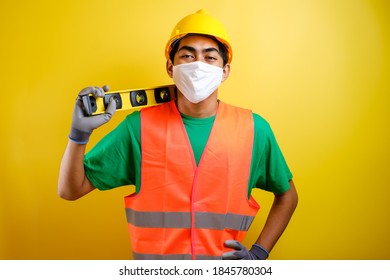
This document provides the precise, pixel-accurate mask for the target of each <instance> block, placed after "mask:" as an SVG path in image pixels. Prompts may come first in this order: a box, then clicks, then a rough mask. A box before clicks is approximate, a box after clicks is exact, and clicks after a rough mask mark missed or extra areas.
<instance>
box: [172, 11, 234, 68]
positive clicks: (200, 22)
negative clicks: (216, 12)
mask: <svg viewBox="0 0 390 280" xmlns="http://www.w3.org/2000/svg"><path fill="white" fill-rule="evenodd" d="M189 33H194V34H204V35H211V36H214V37H215V39H217V40H218V41H220V42H221V43H222V44H224V45H225V46H226V48H227V50H228V63H230V62H231V60H232V58H233V51H232V47H231V46H230V40H229V37H228V35H227V33H226V30H225V27H224V26H223V24H222V23H221V22H220V21H219V20H217V19H216V18H213V17H211V16H209V15H208V14H207V12H206V11H205V10H199V11H197V12H196V13H194V14H191V15H188V16H186V17H184V18H183V19H182V20H180V21H179V22H178V23H177V24H176V26H175V28H173V31H172V34H171V37H170V38H169V41H168V43H167V45H166V47H165V57H166V58H167V59H168V58H169V53H170V52H171V49H172V43H174V42H175V41H176V40H178V39H180V38H182V37H184V36H185V35H187V34H189Z"/></svg>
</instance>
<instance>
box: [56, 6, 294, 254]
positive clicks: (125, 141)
mask: <svg viewBox="0 0 390 280" xmlns="http://www.w3.org/2000/svg"><path fill="white" fill-rule="evenodd" d="M166 57H167V63H166V69H167V73H168V75H169V76H170V77H171V78H173V81H174V82H175V84H176V87H177V98H176V100H174V101H171V102H169V103H166V104H163V105H158V106H155V107H150V108H147V109H143V110H141V111H140V112H134V113H132V114H130V115H128V116H127V117H126V119H125V120H124V121H123V122H122V123H121V124H120V125H119V126H118V127H117V128H116V129H114V130H113V131H112V132H111V133H109V134H108V135H107V136H105V137H104V138H103V139H102V140H101V141H100V142H99V143H98V144H97V145H96V146H95V147H94V148H93V149H92V150H91V151H90V152H89V153H88V154H87V155H85V156H84V153H85V147H86V144H87V142H88V139H89V136H90V134H91V133H92V131H93V129H95V128H97V127H99V126H100V125H102V124H104V123H105V122H107V121H108V120H109V119H110V118H111V116H112V114H113V113H114V112H115V107H116V106H115V101H114V100H111V102H110V103H109V106H108V107H107V111H106V113H105V114H102V115H98V116H92V117H86V116H84V114H83V111H82V108H81V107H82V104H81V102H80V98H78V100H77V102H76V105H75V110H74V113H73V119H72V120H73V121H72V128H71V132H70V134H69V139H70V140H69V142H68V145H67V148H66V150H65V154H64V157H63V160H62V164H61V169H60V176H59V184H58V192H59V195H60V196H61V197H62V198H64V199H68V200H74V199H78V198H80V197H82V196H84V195H85V194H87V193H89V192H90V191H92V190H94V189H95V188H98V189H100V190H106V189H111V188H115V187H118V186H123V185H129V184H134V185H135V186H136V192H135V193H134V194H132V195H130V196H128V197H126V198H125V206H126V214H127V220H128V224H129V231H130V238H131V241H132V249H133V254H134V257H135V258H136V259H266V258H267V257H268V255H269V252H270V251H271V249H272V248H273V246H274V245H275V244H276V242H277V240H278V239H279V237H280V236H281V234H282V233H283V231H284V230H285V228H286V226H287V224H288V222H289V220H290V218H291V216H292V214H293V212H294V210H295V208H296V205H297V193H296V190H295V187H294V184H293V181H292V175H291V173H290V171H289V169H288V167H287V164H286V163H285V161H284V158H283V155H282V153H281V152H280V149H279V147H278V145H277V142H276V140H275V138H274V135H273V133H272V130H271V128H270V127H269V125H268V123H267V122H266V121H265V120H264V119H263V118H261V117H260V116H259V115H257V114H254V113H252V112H250V111H249V110H246V109H241V108H237V107H234V106H230V105H227V104H225V103H223V102H222V101H220V100H219V99H218V87H219V85H220V83H221V82H223V81H224V80H226V79H227V78H228V76H229V72H230V62H231V60H232V48H231V46H230V42H229V39H228V37H227V35H226V32H225V29H224V27H223V25H222V24H221V23H220V22H219V21H217V20H216V19H214V18H212V17H210V16H209V15H208V14H207V13H205V11H203V10H201V11H198V12H197V13H195V14H192V15H189V16H187V17H185V18H183V19H182V20H181V21H180V22H179V23H178V24H177V25H176V27H175V28H174V30H173V32H172V35H171V38H170V40H169V41H168V43H167V47H166ZM107 90H108V88H107V87H103V88H99V87H88V88H85V89H83V90H82V91H81V92H80V93H79V97H80V96H83V95H86V94H90V93H92V94H94V95H95V96H103V95H104V92H105V91H107ZM253 187H258V188H261V189H264V190H267V191H272V192H273V193H274V194H275V199H274V203H273V206H272V208H271V210H270V213H269V215H268V218H267V221H266V224H265V226H264V228H263V229H262V231H261V233H260V235H259V237H258V239H257V241H256V243H255V244H253V246H252V248H251V249H250V250H248V249H247V248H245V246H243V245H242V244H241V241H242V240H243V238H244V236H245V233H246V232H247V230H248V229H249V226H250V224H251V222H252V221H253V218H254V217H255V215H256V213H257V211H258V209H259V205H258V204H257V203H256V201H255V200H254V199H253V198H252V197H251V191H252V188H253Z"/></svg>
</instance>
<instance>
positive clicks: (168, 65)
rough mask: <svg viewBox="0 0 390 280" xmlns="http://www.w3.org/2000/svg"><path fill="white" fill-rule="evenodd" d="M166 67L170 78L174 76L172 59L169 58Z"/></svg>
mask: <svg viewBox="0 0 390 280" xmlns="http://www.w3.org/2000/svg"><path fill="white" fill-rule="evenodd" d="M165 67H166V70H167V73H168V76H169V77H170V78H173V63H172V61H171V60H170V59H168V60H167V63H166V65H165Z"/></svg>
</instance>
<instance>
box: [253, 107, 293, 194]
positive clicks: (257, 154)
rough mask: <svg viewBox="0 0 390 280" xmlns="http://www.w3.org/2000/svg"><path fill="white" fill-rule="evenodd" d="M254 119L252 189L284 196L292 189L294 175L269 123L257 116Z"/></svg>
mask: <svg viewBox="0 0 390 280" xmlns="http://www.w3.org/2000/svg"><path fill="white" fill-rule="evenodd" d="M253 118H254V126H255V127H254V129H255V133H254V134H255V135H254V144H253V156H252V164H251V176H250V182H249V183H250V187H251V188H253V187H256V188H260V189H263V190H266V191H270V192H273V193H275V194H282V193H284V192H286V191H287V190H289V189H290V183H289V181H290V180H291V179H292V173H291V172H290V169H289V167H288V165H287V163H286V160H285V158H284V156H283V154H282V151H281V149H280V147H279V145H278V142H277V141H276V138H275V135H274V133H273V131H272V129H271V127H270V125H269V124H268V122H267V121H266V120H264V119H263V118H262V117H261V116H259V115H257V114H253Z"/></svg>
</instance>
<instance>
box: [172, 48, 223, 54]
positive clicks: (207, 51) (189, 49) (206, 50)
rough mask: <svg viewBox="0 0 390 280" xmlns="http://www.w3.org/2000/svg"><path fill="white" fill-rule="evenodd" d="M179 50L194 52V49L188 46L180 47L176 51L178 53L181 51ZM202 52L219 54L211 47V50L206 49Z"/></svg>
mask: <svg viewBox="0 0 390 280" xmlns="http://www.w3.org/2000/svg"><path fill="white" fill-rule="evenodd" d="M181 50H187V51H190V52H196V49H195V48H193V47H190V46H182V47H181V48H180V49H179V50H178V52H179V51H181ZM202 52H203V53H209V52H217V53H219V50H217V49H216V48H213V47H211V48H206V49H204V50H202Z"/></svg>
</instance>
